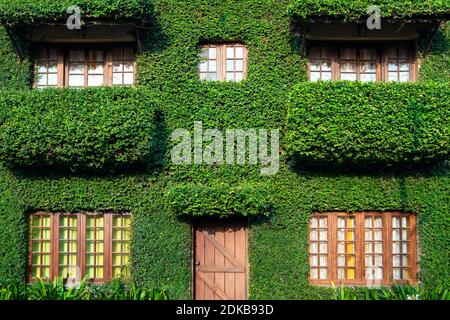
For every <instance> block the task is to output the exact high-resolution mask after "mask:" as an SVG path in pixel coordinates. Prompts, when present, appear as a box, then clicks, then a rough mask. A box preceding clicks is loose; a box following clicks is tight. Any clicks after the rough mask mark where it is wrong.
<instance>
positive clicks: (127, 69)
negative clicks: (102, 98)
mask: <svg viewBox="0 0 450 320" xmlns="http://www.w3.org/2000/svg"><path fill="white" fill-rule="evenodd" d="M133 83H134V51H133V49H132V48H114V50H113V84H114V85H131V84H133Z"/></svg>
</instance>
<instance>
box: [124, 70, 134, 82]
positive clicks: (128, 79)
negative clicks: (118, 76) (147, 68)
mask: <svg viewBox="0 0 450 320" xmlns="http://www.w3.org/2000/svg"><path fill="white" fill-rule="evenodd" d="M123 83H124V84H133V83H134V75H133V74H132V73H125V74H124V75H123Z"/></svg>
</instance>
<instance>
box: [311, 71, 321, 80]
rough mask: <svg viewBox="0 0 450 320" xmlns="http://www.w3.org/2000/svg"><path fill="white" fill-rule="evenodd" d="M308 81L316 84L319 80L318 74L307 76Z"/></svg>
mask: <svg viewBox="0 0 450 320" xmlns="http://www.w3.org/2000/svg"><path fill="white" fill-rule="evenodd" d="M309 80H310V81H312V82H316V81H319V80H320V72H311V73H310V74H309Z"/></svg>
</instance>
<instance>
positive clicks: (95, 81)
mask: <svg viewBox="0 0 450 320" xmlns="http://www.w3.org/2000/svg"><path fill="white" fill-rule="evenodd" d="M101 85H103V75H88V86H89V87H98V86H101Z"/></svg>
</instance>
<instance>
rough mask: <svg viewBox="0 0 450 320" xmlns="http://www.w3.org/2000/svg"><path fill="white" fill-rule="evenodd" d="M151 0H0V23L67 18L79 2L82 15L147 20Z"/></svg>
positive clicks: (23, 22) (21, 22)
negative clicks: (69, 10) (69, 11)
mask: <svg viewBox="0 0 450 320" xmlns="http://www.w3.org/2000/svg"><path fill="white" fill-rule="evenodd" d="M152 2H153V1H152V0H76V1H72V0H33V1H29V0H0V22H1V23H3V24H14V23H18V24H32V23H37V22H42V21H58V20H62V19H67V17H68V16H69V14H67V12H66V11H67V8H69V7H70V6H72V5H77V6H79V7H80V9H81V18H82V20H83V19H85V18H105V19H115V20H123V19H132V20H143V19H147V18H148V16H149V15H150V14H152V13H153V6H152Z"/></svg>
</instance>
